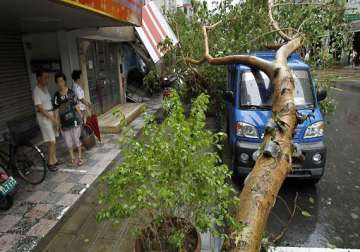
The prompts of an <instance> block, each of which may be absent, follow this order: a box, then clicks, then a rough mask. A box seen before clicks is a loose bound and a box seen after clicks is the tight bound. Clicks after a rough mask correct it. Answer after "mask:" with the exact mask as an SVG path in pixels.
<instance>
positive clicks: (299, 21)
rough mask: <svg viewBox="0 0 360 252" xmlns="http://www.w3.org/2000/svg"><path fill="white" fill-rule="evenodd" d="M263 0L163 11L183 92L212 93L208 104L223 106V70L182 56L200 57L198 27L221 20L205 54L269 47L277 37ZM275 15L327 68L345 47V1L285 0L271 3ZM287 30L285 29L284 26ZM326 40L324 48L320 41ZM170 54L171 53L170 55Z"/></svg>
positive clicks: (228, 0)
mask: <svg viewBox="0 0 360 252" xmlns="http://www.w3.org/2000/svg"><path fill="white" fill-rule="evenodd" d="M267 2H268V1H267V0H252V1H240V3H234V2H233V1H232V0H224V1H221V2H219V4H218V6H217V8H216V9H213V10H210V9H209V8H208V6H207V3H206V2H201V1H196V0H193V1H192V5H193V8H194V14H193V16H192V17H191V18H190V19H189V18H188V17H186V15H185V14H184V13H183V12H182V11H178V12H176V13H173V14H169V15H168V19H169V22H170V24H171V26H172V28H173V30H174V31H175V32H176V34H177V36H178V38H179V40H180V43H179V46H178V47H177V48H176V51H175V54H176V56H175V57H176V64H166V65H167V66H171V67H172V68H173V67H175V71H176V72H177V73H179V74H183V75H184V79H185V80H186V83H187V93H186V96H188V97H194V96H196V95H198V94H199V93H202V92H205V93H207V94H209V95H210V96H211V102H212V104H211V105H213V106H212V107H215V108H217V109H218V108H220V109H221V108H223V107H224V99H223V96H222V91H223V90H224V89H225V86H226V85H225V82H226V68H225V67H223V66H219V67H214V66H210V65H208V64H202V65H200V66H189V65H186V64H185V63H184V62H183V60H182V59H183V58H184V57H187V56H189V57H192V58H201V57H202V56H203V53H204V51H203V50H204V45H203V36H202V30H201V26H202V25H210V24H215V23H217V22H218V21H221V24H220V25H219V26H218V27H217V28H216V29H214V30H212V31H210V32H209V49H210V54H211V55H213V56H214V57H216V56H225V55H231V54H236V53H240V52H249V51H254V50H268V49H267V47H268V46H269V45H273V44H281V43H282V42H283V40H282V39H280V38H279V36H278V35H277V33H276V32H274V31H273V30H272V28H271V27H270V25H269V24H270V20H269V17H268V3H267ZM276 4H277V5H276V7H274V8H275V9H274V15H275V18H276V19H277V20H279V21H280V23H281V26H282V28H283V29H285V31H286V32H288V31H289V30H290V28H291V27H292V28H293V29H298V30H299V31H301V32H302V33H303V34H305V43H304V47H303V48H302V51H303V52H304V51H305V49H306V50H308V51H311V56H310V60H311V62H312V63H314V64H316V61H317V60H318V59H320V60H318V63H320V65H321V66H328V65H329V64H330V63H334V62H335V61H336V60H338V59H339V55H340V54H341V50H344V53H346V52H347V51H349V50H350V45H351V43H350V42H351V33H350V32H349V25H350V24H349V22H348V20H345V18H344V9H345V8H344V3H340V2H339V1H336V0H328V1H321V4H316V3H312V4H292V3H291V2H289V1H288V0H279V1H276ZM286 29H289V30H286ZM326 40H327V41H328V42H329V43H328V44H329V46H323V45H322V42H326ZM171 57H173V55H172V56H171Z"/></svg>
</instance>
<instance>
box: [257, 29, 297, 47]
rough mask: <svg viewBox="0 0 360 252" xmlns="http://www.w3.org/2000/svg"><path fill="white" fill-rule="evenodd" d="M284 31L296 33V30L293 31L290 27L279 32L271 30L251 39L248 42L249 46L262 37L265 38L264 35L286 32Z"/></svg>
mask: <svg viewBox="0 0 360 252" xmlns="http://www.w3.org/2000/svg"><path fill="white" fill-rule="evenodd" d="M286 30H293V31H296V30H295V29H294V28H292V27H288V28H282V29H281V30H272V31H269V32H265V33H263V34H261V35H260V36H258V37H256V38H254V39H252V40H251V41H250V44H251V43H253V42H255V41H257V40H258V39H260V38H262V37H265V36H266V35H269V34H272V33H275V32H279V31H286Z"/></svg>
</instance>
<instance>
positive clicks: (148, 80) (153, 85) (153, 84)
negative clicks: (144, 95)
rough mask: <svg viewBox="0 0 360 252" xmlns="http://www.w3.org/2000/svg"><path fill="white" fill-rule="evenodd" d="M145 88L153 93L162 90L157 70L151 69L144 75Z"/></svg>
mask: <svg viewBox="0 0 360 252" xmlns="http://www.w3.org/2000/svg"><path fill="white" fill-rule="evenodd" d="M144 87H145V90H146V91H147V92H149V93H151V94H154V93H157V92H159V91H160V90H161V83H160V78H159V77H158V75H157V73H156V71H155V70H151V71H149V72H148V73H147V75H145V77H144Z"/></svg>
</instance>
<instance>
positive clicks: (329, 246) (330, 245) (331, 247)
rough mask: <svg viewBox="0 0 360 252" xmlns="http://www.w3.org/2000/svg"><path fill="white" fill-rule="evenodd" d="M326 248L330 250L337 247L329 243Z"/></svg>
mask: <svg viewBox="0 0 360 252" xmlns="http://www.w3.org/2000/svg"><path fill="white" fill-rule="evenodd" d="M326 246H327V247H328V248H330V249H336V245H334V244H331V243H328V244H327V245H326Z"/></svg>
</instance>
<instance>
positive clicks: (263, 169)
mask: <svg viewBox="0 0 360 252" xmlns="http://www.w3.org/2000/svg"><path fill="white" fill-rule="evenodd" d="M301 44H302V38H301V37H298V38H296V39H293V40H291V41H290V42H288V43H287V44H285V45H284V46H282V47H281V48H280V49H279V50H278V52H277V54H276V62H275V67H276V74H275V76H274V78H273V79H272V83H273V85H274V96H273V97H274V100H273V107H272V114H273V120H281V121H282V122H284V123H285V124H286V125H287V130H285V131H281V130H276V133H275V137H274V139H272V140H273V141H275V142H277V143H279V145H280V150H281V152H280V155H279V156H278V157H277V158H273V157H266V156H264V155H261V156H260V157H259V158H258V160H257V161H256V163H255V166H254V168H253V170H252V171H251V173H250V174H249V176H248V177H247V178H246V181H245V184H244V188H243V190H242V192H241V194H240V203H239V209H238V211H237V214H236V220H237V221H238V222H239V223H241V224H242V225H243V228H242V229H241V230H240V231H239V232H235V233H233V234H231V241H230V248H231V249H230V251H233V252H235V251H242V252H256V251H259V250H260V246H261V240H262V235H263V232H264V229H265V227H266V223H267V219H268V217H269V213H270V210H271V209H272V207H273V206H274V204H275V201H276V197H277V194H278V192H279V190H280V188H281V186H282V184H283V182H284V180H285V178H286V176H287V174H288V173H289V171H290V168H291V156H292V151H293V150H292V144H291V139H292V137H293V132H294V130H295V128H296V124H297V119H296V108H295V104H294V96H293V92H294V79H293V77H292V73H291V70H290V69H289V67H288V65H287V58H288V56H289V55H290V54H291V53H292V52H294V51H295V50H296V49H297V48H299V47H300V46H301ZM284 88H285V89H286V91H285V92H282V90H284ZM271 138H272V136H271V134H270V133H267V134H266V135H265V136H264V141H265V142H266V141H269V140H270V139H271Z"/></svg>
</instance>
